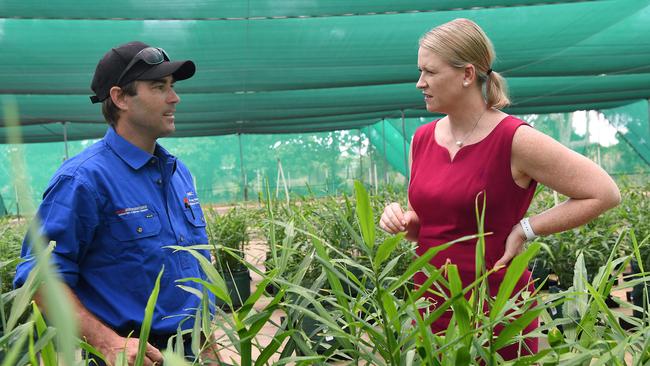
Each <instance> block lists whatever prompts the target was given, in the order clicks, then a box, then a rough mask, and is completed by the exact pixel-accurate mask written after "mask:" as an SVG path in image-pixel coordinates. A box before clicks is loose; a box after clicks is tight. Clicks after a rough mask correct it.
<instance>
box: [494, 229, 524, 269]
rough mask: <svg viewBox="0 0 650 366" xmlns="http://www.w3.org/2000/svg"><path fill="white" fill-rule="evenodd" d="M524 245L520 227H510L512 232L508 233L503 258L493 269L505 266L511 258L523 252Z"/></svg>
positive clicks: (522, 231)
mask: <svg viewBox="0 0 650 366" xmlns="http://www.w3.org/2000/svg"><path fill="white" fill-rule="evenodd" d="M524 243H526V237H525V235H524V230H523V229H522V228H521V225H519V224H516V225H515V226H513V227H512V231H510V235H508V238H507V239H506V250H505V251H504V252H503V256H502V257H501V258H500V259H499V260H498V261H497V262H496V263H495V264H494V268H495V269H498V268H499V267H505V266H507V265H508V264H509V263H510V261H511V260H512V258H514V257H515V256H517V255H519V254H521V252H523V251H524Z"/></svg>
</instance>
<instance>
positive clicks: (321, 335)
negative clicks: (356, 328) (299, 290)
mask: <svg viewBox="0 0 650 366" xmlns="http://www.w3.org/2000/svg"><path fill="white" fill-rule="evenodd" d="M312 310H313V309H312ZM299 326H300V328H301V329H302V331H303V332H305V334H306V335H307V337H308V338H309V339H310V340H311V342H312V343H311V345H312V351H314V352H315V353H316V354H318V355H324V356H326V357H327V359H328V360H351V358H350V357H346V356H345V355H342V354H333V353H334V352H335V351H336V350H339V349H341V347H342V346H341V343H340V342H339V341H338V340H337V339H336V337H334V336H332V335H331V334H328V328H327V326H325V325H324V324H322V323H320V322H318V321H316V320H314V319H312V318H309V317H306V316H305V317H303V318H302V321H301V323H300V325H299ZM296 355H298V356H304V354H303V353H302V352H301V351H300V348H296Z"/></svg>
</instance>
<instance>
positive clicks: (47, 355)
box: [32, 303, 58, 366]
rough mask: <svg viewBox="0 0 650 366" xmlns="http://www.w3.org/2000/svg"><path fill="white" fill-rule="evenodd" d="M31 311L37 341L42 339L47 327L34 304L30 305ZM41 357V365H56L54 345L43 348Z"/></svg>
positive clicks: (50, 344)
mask: <svg viewBox="0 0 650 366" xmlns="http://www.w3.org/2000/svg"><path fill="white" fill-rule="evenodd" d="M32 311H33V319H34V323H35V324H36V333H37V334H38V338H39V339H41V338H44V334H45V331H46V330H47V325H46V324H45V320H44V319H43V315H42V314H41V312H40V310H39V309H38V306H36V303H32ZM41 356H42V360H43V364H44V365H45V366H57V365H58V362H57V359H56V351H55V349H54V344H52V343H51V342H48V343H47V345H46V346H45V347H44V348H43V350H42V351H41Z"/></svg>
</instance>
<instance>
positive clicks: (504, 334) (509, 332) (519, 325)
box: [494, 309, 544, 350]
mask: <svg viewBox="0 0 650 366" xmlns="http://www.w3.org/2000/svg"><path fill="white" fill-rule="evenodd" d="M543 310H544V309H533V310H529V311H527V312H525V313H523V314H522V315H521V316H519V317H518V318H517V319H516V320H515V321H513V322H511V323H510V324H508V325H506V326H505V328H503V330H501V333H499V337H497V340H496V341H495V342H494V348H495V349H497V350H498V349H501V348H503V347H504V346H506V345H508V344H509V343H510V341H511V340H512V338H513V337H514V336H516V335H517V334H519V333H521V331H523V330H524V329H525V328H526V327H527V326H528V325H529V324H530V323H531V322H532V321H533V320H535V319H536V318H537V317H538V316H539V314H540V313H541V312H542V311H543Z"/></svg>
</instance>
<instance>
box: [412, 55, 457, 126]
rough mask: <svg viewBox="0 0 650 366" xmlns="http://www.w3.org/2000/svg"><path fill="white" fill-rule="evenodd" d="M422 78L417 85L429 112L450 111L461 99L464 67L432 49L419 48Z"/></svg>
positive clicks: (419, 67)
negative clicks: (441, 56)
mask: <svg viewBox="0 0 650 366" xmlns="http://www.w3.org/2000/svg"><path fill="white" fill-rule="evenodd" d="M418 69H419V70H420V78H419V79H418V82H417V84H416V85H415V86H416V87H417V88H418V89H420V90H422V94H423V95H424V102H425V103H426V107H427V110H428V111H429V112H438V113H445V114H447V113H449V111H450V110H453V109H454V108H455V105H456V104H457V103H458V101H459V100H460V96H461V93H462V90H463V80H464V79H463V78H464V70H463V68H456V67H453V66H451V65H449V64H448V63H447V62H445V61H444V60H443V59H442V58H440V56H438V55H437V54H435V53H433V52H432V51H431V50H428V49H426V48H423V47H420V49H419V50H418Z"/></svg>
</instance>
